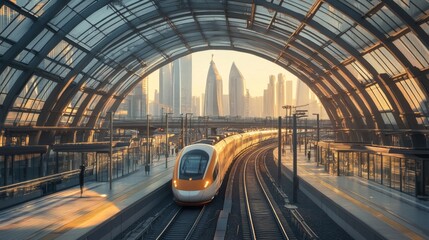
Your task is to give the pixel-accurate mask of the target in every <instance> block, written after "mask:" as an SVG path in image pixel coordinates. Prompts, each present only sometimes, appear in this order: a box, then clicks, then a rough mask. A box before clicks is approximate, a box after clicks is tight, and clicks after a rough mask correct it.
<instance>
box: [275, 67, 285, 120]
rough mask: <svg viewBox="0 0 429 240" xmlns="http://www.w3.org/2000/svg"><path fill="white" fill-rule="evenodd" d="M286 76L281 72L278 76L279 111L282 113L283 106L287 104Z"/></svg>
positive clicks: (279, 113)
mask: <svg viewBox="0 0 429 240" xmlns="http://www.w3.org/2000/svg"><path fill="white" fill-rule="evenodd" d="M284 77H285V76H284V75H283V74H282V73H279V75H278V77H277V113H278V115H282V107H283V106H284V105H286V96H285V78H284Z"/></svg>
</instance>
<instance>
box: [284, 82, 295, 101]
mask: <svg viewBox="0 0 429 240" xmlns="http://www.w3.org/2000/svg"><path fill="white" fill-rule="evenodd" d="M285 85H286V90H285V95H286V105H293V102H292V92H293V91H292V86H293V85H292V81H291V80H287V81H286V84H285Z"/></svg>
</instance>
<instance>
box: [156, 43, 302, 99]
mask: <svg viewBox="0 0 429 240" xmlns="http://www.w3.org/2000/svg"><path fill="white" fill-rule="evenodd" d="M212 55H213V61H214V62H215V64H216V67H217V69H218V71H219V73H220V75H221V77H222V82H223V93H224V94H228V81H229V71H230V69H231V65H232V63H233V62H235V65H236V66H237V68H238V69H239V70H240V72H241V74H242V75H243V77H244V79H245V81H246V88H247V89H249V92H250V95H251V96H252V97H255V96H263V93H264V89H266V88H267V84H268V82H269V76H270V75H275V76H276V79H277V75H278V74H279V73H283V74H285V76H286V78H285V79H286V80H295V81H294V84H295V82H296V77H295V76H294V75H293V74H291V73H289V72H288V71H286V70H285V69H283V68H282V67H280V66H278V65H277V64H275V63H273V62H270V61H267V60H265V59H263V58H260V57H256V56H254V55H251V54H247V53H241V52H235V51H223V50H209V51H203V52H197V53H193V54H192V95H193V96H201V94H203V93H204V91H205V86H206V80H207V73H208V70H209V66H210V61H211V58H212ZM158 87H159V72H158V71H155V72H154V73H152V74H151V75H149V93H150V99H153V97H154V96H153V93H154V90H155V89H158Z"/></svg>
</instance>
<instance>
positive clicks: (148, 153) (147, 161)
mask: <svg viewBox="0 0 429 240" xmlns="http://www.w3.org/2000/svg"><path fill="white" fill-rule="evenodd" d="M149 116H150V115H149V114H148V115H146V132H147V134H146V165H149V164H150V148H149V124H150V123H149Z"/></svg>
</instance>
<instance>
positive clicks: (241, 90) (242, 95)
mask: <svg viewBox="0 0 429 240" xmlns="http://www.w3.org/2000/svg"><path fill="white" fill-rule="evenodd" d="M245 110H246V86H245V82H244V77H243V75H242V74H241V72H240V70H238V68H237V66H236V65H235V63H234V62H233V63H232V65H231V70H230V71H229V112H230V115H231V116H245Z"/></svg>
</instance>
